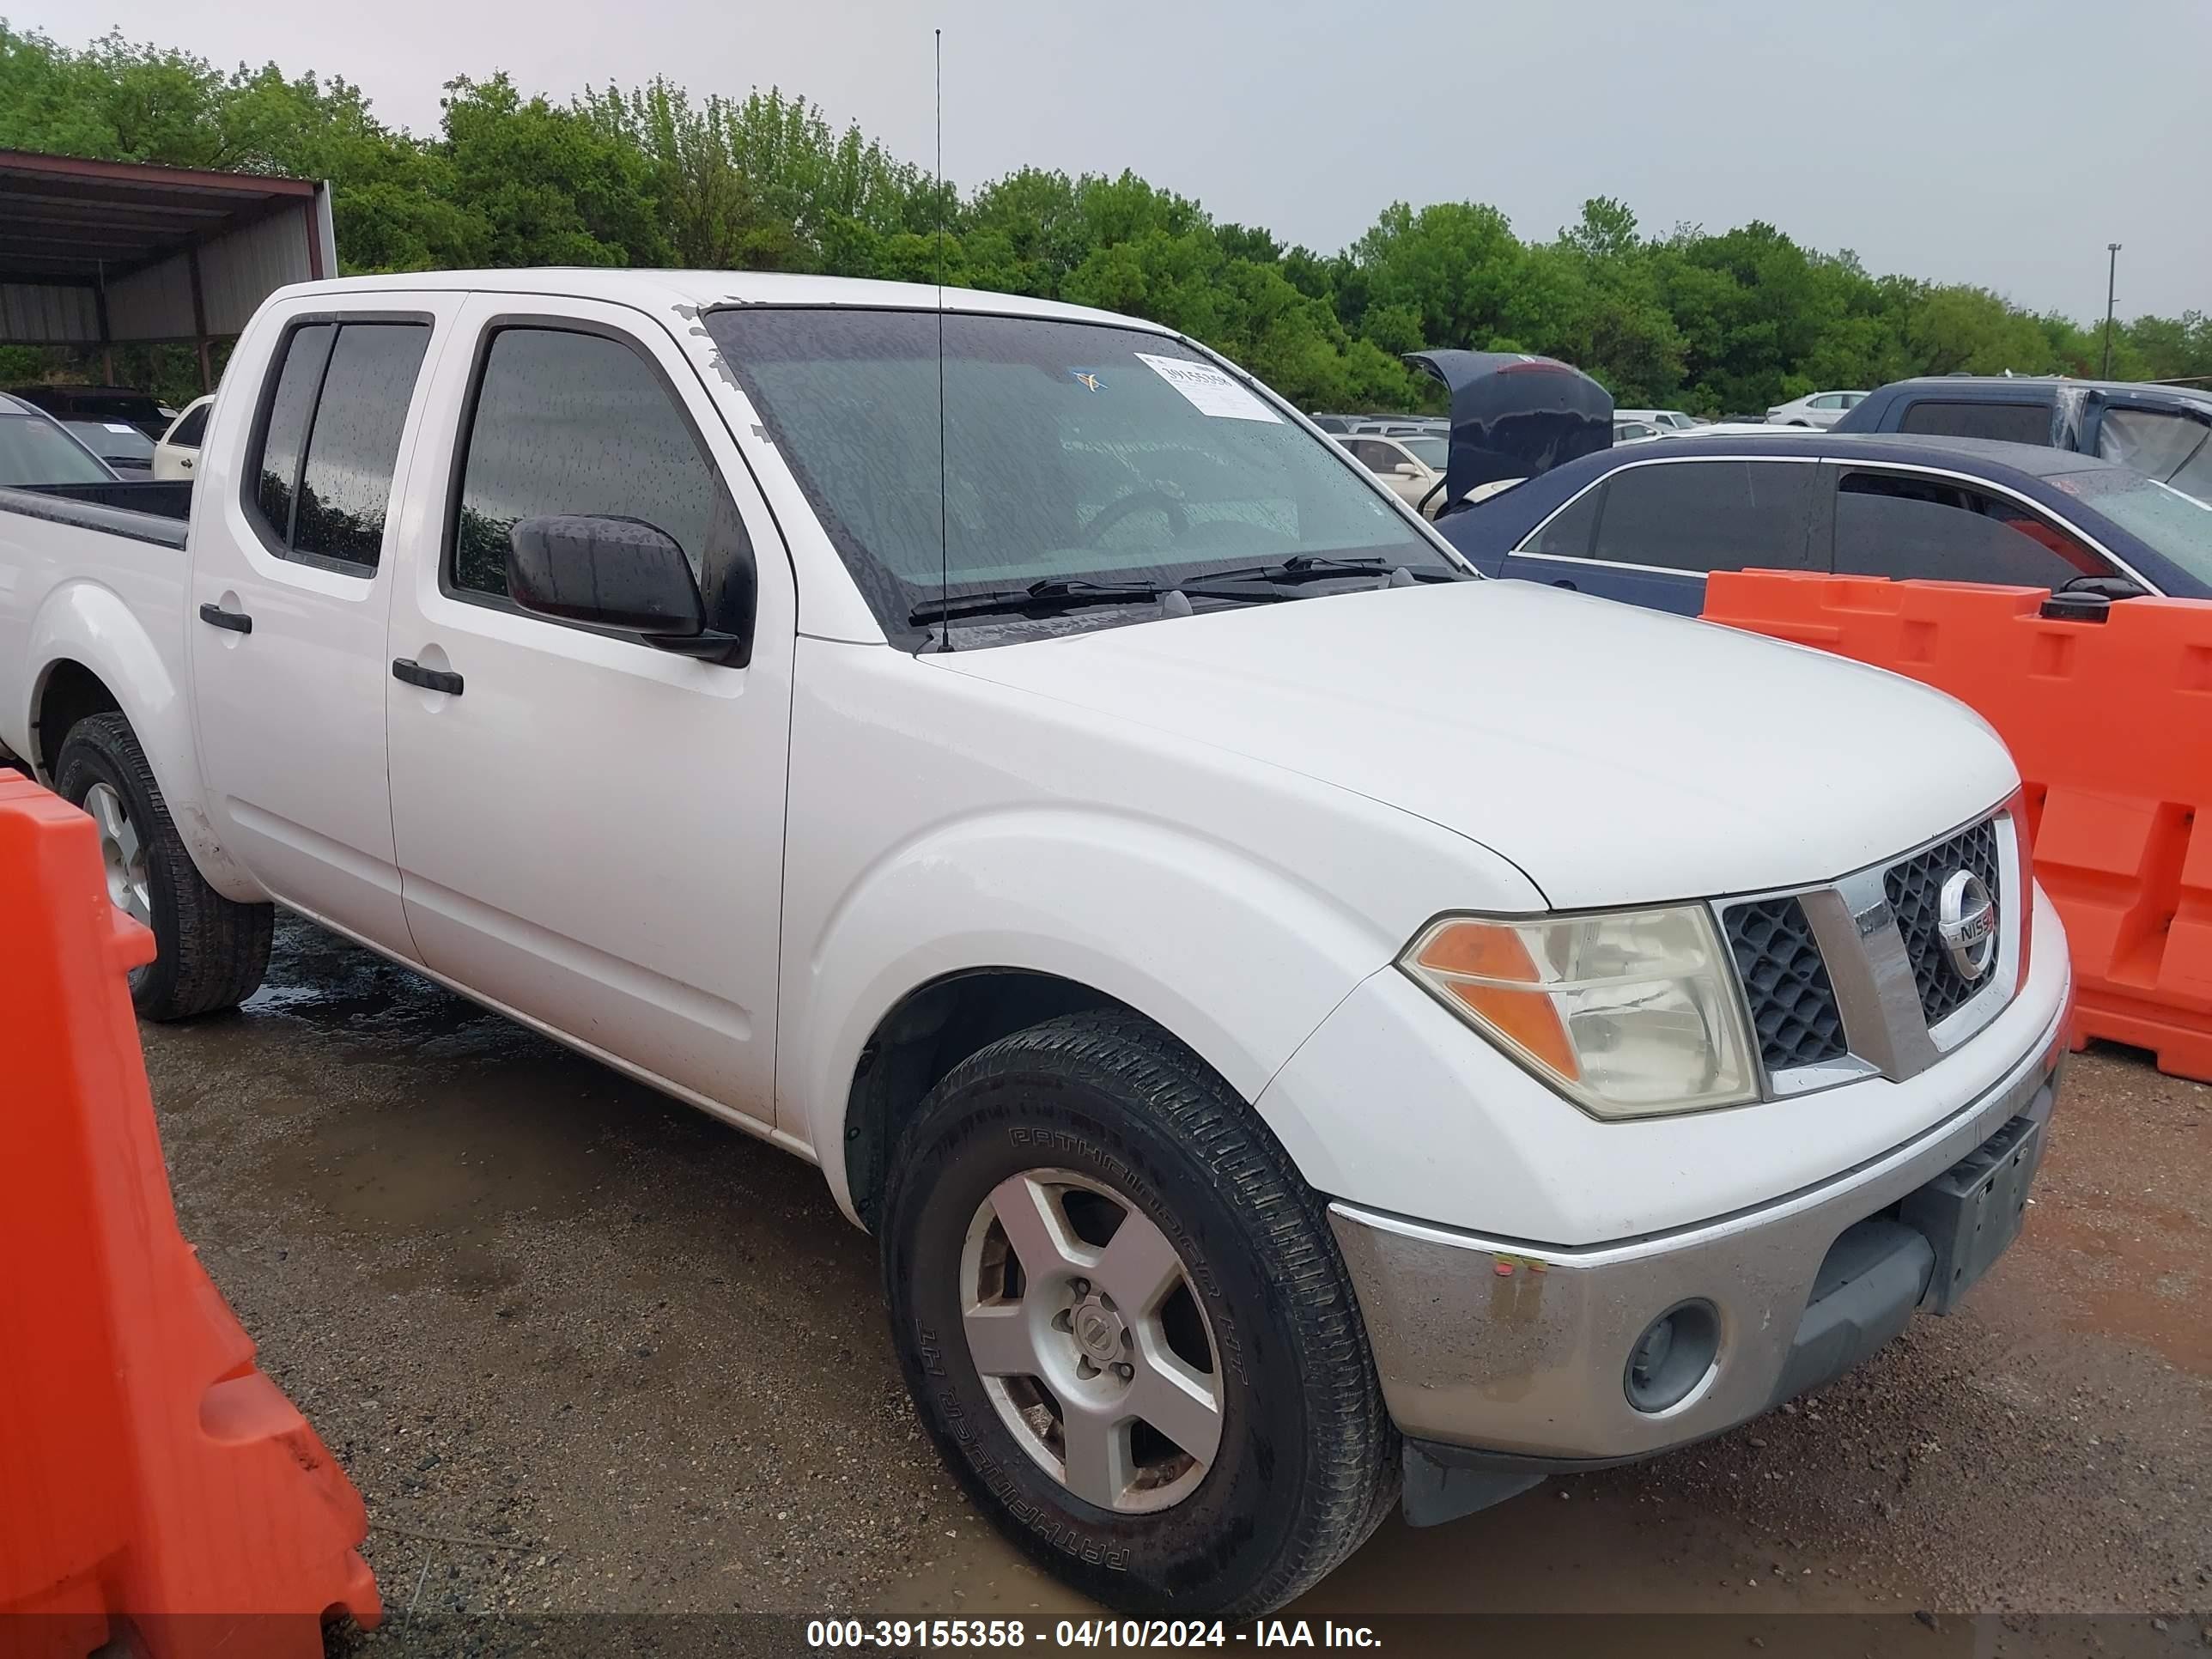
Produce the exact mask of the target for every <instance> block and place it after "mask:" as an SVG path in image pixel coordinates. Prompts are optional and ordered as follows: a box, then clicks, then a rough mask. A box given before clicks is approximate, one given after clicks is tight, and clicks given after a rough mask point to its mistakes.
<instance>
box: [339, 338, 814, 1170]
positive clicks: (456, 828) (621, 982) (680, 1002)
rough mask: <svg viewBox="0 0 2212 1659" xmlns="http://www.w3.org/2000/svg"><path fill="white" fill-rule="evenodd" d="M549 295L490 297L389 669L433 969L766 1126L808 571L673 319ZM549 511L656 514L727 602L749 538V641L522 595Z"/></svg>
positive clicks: (770, 1116)
mask: <svg viewBox="0 0 2212 1659" xmlns="http://www.w3.org/2000/svg"><path fill="white" fill-rule="evenodd" d="M547 303H548V302H545V301H531V300H530V299H528V298H527V297H526V296H517V295H500V294H483V295H475V296H473V297H472V298H471V300H470V301H469V304H468V308H467V310H466V312H465V315H464V317H463V319H462V321H461V323H460V325H459V329H458V330H457V331H456V336H455V338H456V344H455V346H454V349H453V350H452V351H451V352H450V353H448V354H447V357H446V358H445V360H444V361H443V362H442V363H441V368H440V373H439V377H438V386H437V389H436V396H435V407H436V408H437V410H439V411H440V418H439V421H438V422H437V424H436V427H435V429H434V430H432V431H430V432H427V433H426V434H425V435H424V439H423V442H422V452H421V455H420V458H419V465H420V468H421V472H422V483H421V485H420V488H419V489H418V490H417V491H416V495H415V497H414V498H412V500H411V501H410V536H411V537H416V538H419V543H416V544H417V545H419V546H420V548H421V554H420V556H417V557H412V558H410V562H409V568H408V569H407V570H406V572H405V573H404V574H405V580H404V583H403V584H402V585H401V586H400V589H399V591H398V593H397V595H396V597H395V599H394V603H393V606H392V629H391V642H390V648H389V650H388V651H387V652H386V654H385V659H384V660H382V661H380V663H379V664H378V670H379V673H380V678H381V680H382V684H383V690H384V693H385V695H386V698H387V701H388V706H389V709H390V738H391V755H392V826H393V829H394V832H395V835H396V837H397V843H398V859H399V864H400V868H401V871H402V872H403V880H404V887H405V894H406V910H407V916H408V921H409V924H410V928H411V930H412V932H413V934H414V937H415V939H416V941H417V942H418V943H419V945H421V947H422V961H423V963H424V964H425V965H426V966H428V967H429V968H430V969H433V970H434V971H435V972H437V973H440V974H443V975H447V976H448V977H449V978H451V979H453V981H456V982H458V983H459V984H461V985H463V986H465V987H467V988H469V989H470V990H471V991H472V992H474V993H476V994H477V995H479V996H482V997H483V998H485V999H487V1000H489V1001H492V1002H494V1003H495V1004H497V1005H498V1006H501V1007H504V1008H506V1009H507V1010H508V1011H510V1012H513V1013H516V1014H520V1015H521V1016H522V1017H524V1018H527V1019H529V1020H532V1021H534V1022H536V1023H538V1024H540V1025H542V1026H544V1027H545V1028H547V1029H550V1030H552V1031H554V1032H556V1033H557V1034H558V1035H560V1036H563V1037H565V1038H567V1039H568V1041H570V1042H574V1043H576V1044H578V1045H579V1046H580V1047H583V1048H586V1049H587V1050H589V1051H591V1052H593V1053H596V1054H603V1055H605V1056H609V1057H611V1058H613V1059H616V1060H623V1061H626V1062H628V1063H629V1065H630V1066H632V1067H633V1068H634V1069H635V1070H637V1071H639V1072H641V1073H644V1074H646V1075H647V1076H649V1077H651V1078H652V1079H654V1080H655V1081H657V1082H659V1083H661V1084H662V1085H665V1086H667V1087H670V1088H671V1089H672V1090H673V1091H676V1092H677V1093H678V1094H681V1095H684V1097H687V1098H690V1099H691V1100H693V1101H694V1102H696V1103H700V1104H703V1105H707V1106H710V1107H713V1108H716V1109H720V1110H721V1111H723V1112H724V1113H725V1114H726V1115H732V1116H734V1117H738V1118H740V1119H743V1120H744V1121H746V1122H748V1123H749V1124H750V1126H751V1127H755V1128H757V1129H763V1130H764V1129H766V1128H767V1127H769V1125H770V1124H772V1123H773V1121H774V1119H775V1110H774V1104H773V1102H774V1084H775V984H776V965H777V930H778V922H779V917H780V915H781V900H782V861H783V803H784V787H785V764H786V760H787V753H788V739H789V732H790V718H791V666H792V656H793V641H794V627H795V608H796V606H795V592H794V587H793V580H792V576H791V568H790V565H789V562H788V561H787V559H786V557H785V556H784V553H783V549H782V544H781V540H780V538H778V536H777V534H776V532H775V525H774V523H773V521H772V520H770V519H769V514H768V511H767V507H766V506H765V504H764V503H763V501H761V499H760V498H759V496H758V495H757V494H755V493H754V491H753V489H752V485H751V482H750V477H749V476H748V474H747V472H746V471H745V468H744V463H743V462H742V461H741V460H740V459H739V458H738V453H737V451H736V448H735V447H734V445H733V444H732V442H731V440H730V435H729V433H728V430H727V428H726V427H725V426H724V425H723V424H722V421H721V416H720V413H719V412H718V410H716V408H715V406H714V403H713V402H712V400H711V399H710V398H708V395H707V392H706V390H705V388H704V387H703V386H702V385H701V384H700V380H699V376H698V374H697V373H696V371H695V370H694V369H693V368H691V366H690V363H689V362H686V361H685V359H684V356H683V355H682V354H681V352H679V351H678V349H677V347H676V344H675V342H674V340H673V339H672V338H671V336H670V335H669V333H668V331H667V330H666V329H665V328H664V327H663V326H662V325H661V324H660V323H659V321H658V320H657V319H654V318H653V317H650V316H648V315H647V314H646V313H642V312H640V311H635V310H633V309H631V308H629V307H623V306H617V305H607V304H601V303H598V302H595V301H581V300H574V299H562V300H561V301H559V302H558V307H557V309H558V313H559V314H557V315H546V314H542V313H538V312H534V311H533V306H537V307H544V306H546V305H547ZM417 505H419V508H420V512H419V517H418V516H417V515H416V513H415V512H414V511H413V509H414V508H415V507H416V506H417ZM542 513H592V514H610V515H618V516H623V517H629V518H635V519H641V520H646V521H647V522H648V523H651V524H653V525H655V526H658V527H659V528H660V529H662V530H663V531H665V532H667V533H668V534H670V535H671V536H672V537H673V538H675V539H676V541H677V542H678V544H680V545H681V546H682V547H683V548H684V552H685V553H686V555H687V556H689V557H690V559H691V561H692V566H693V571H694V574H695V575H696V577H697V578H698V580H699V583H700V586H701V588H702V592H709V593H714V592H721V591H724V590H725V588H726V586H727V583H728V581H729V580H730V578H731V575H732V571H733V570H735V569H737V568H741V567H740V565H739V564H738V563H737V562H739V561H742V560H743V559H744V558H745V557H747V556H750V558H751V560H752V562H753V563H754V565H755V567H756V568H757V583H758V596H757V603H756V609H755V621H754V629H753V636H754V644H753V650H752V654H751V658H750V661H749V662H748V663H746V664H745V665H742V666H730V665H724V664H722V663H720V662H706V661H696V660H693V659H690V658H688V657H684V656H681V655H678V654H674V653H670V652H666V651H660V650H656V649H654V648H653V647H651V646H649V645H647V644H646V643H644V641H642V640H641V639H639V638H638V637H636V636H635V635H622V634H616V633H612V632H609V631H607V630H604V629H596V628H590V627H584V626H578V625H573V624H570V623H559V622H551V621H548V620H546V619H544V618H543V617H534V616H530V615H527V614H526V613H525V612H523V611H521V610H520V609H519V608H518V607H517V606H516V605H514V604H513V601H512V600H510V599H508V598H507V578H506V568H505V556H506V550H507V532H508V531H509V529H510V528H511V526H513V524H514V523H515V522H516V521H517V520H520V519H523V518H526V517H531V516H535V515H538V514H542ZM402 665H407V667H406V671H405V672H406V678H402V677H401V675H402ZM418 670H428V671H429V672H430V673H431V674H432V675H435V676H438V677H441V678H439V679H438V680H437V681H436V682H435V684H430V685H426V684H422V679H423V678H424V677H423V676H422V674H421V673H420V672H418ZM445 676H451V677H452V678H450V679H446V678H442V677H445Z"/></svg>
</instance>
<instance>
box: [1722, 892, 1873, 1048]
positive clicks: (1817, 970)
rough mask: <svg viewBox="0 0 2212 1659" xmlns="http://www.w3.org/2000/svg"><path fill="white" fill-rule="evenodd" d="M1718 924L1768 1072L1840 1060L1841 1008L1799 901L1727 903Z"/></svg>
mask: <svg viewBox="0 0 2212 1659" xmlns="http://www.w3.org/2000/svg"><path fill="white" fill-rule="evenodd" d="M1721 925H1722V927H1723V929H1724V930H1725V931H1726V933H1727V934H1728V942H1729V951H1732V952H1733V953H1734V954H1735V967H1736V972H1737V973H1738V974H1740V975H1741V976H1742V978H1743V994H1744V1000H1745V1001H1746V1002H1747V1004H1748V1005H1749V1006H1750V1009H1751V1023H1752V1027H1753V1030H1756V1031H1757V1032H1758V1033H1759V1058H1760V1059H1762V1060H1765V1062H1766V1069H1767V1072H1768V1073H1769V1074H1770V1075H1771V1074H1772V1073H1776V1072H1785V1071H1788V1070H1789V1069H1790V1068H1791V1067H1792V1066H1813V1065H1817V1064H1819V1063H1820V1061H1822V1060H1841V1059H1842V1058H1843V1057H1844V1053H1845V1048H1844V1019H1843V1015H1842V1013H1841V1012H1840V1011H1838V1008H1837V1006H1836V987H1834V986H1833V985H1832V984H1830V983H1829V982H1828V965H1827V963H1825V962H1823V961H1822V960H1821V959H1820V945H1818V944H1816V943H1815V942H1814V939H1813V928H1812V925H1811V924H1810V923H1809V922H1808V921H1807V920H1806V917H1805V907H1804V906H1803V905H1802V904H1800V903H1799V902H1797V901H1796V899H1794V898H1771V899H1759V900H1758V901H1756V902H1753V903H1749V904H1733V905H1730V906H1729V908H1727V909H1726V910H1725V911H1723V913H1722V915H1721Z"/></svg>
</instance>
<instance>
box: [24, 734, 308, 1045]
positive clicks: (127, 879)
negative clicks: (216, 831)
mask: <svg viewBox="0 0 2212 1659" xmlns="http://www.w3.org/2000/svg"><path fill="white" fill-rule="evenodd" d="M54 789H55V793H58V794H59V795H60V796H61V798H62V799H64V800H66V801H68V802H70V804H71V805H75V806H79V807H82V808H83V809H84V811H85V812H86V813H87V814H88V816H89V817H91V819H92V821H93V822H94V824H96V825H97V826H98V827H99V829H100V858H101V861H102V862H103V864H104V865H105V866H106V872H107V896H108V899H109V901H110V902H112V903H113V904H114V906H115V907H116V908H118V910H121V911H123V912H124V914H125V915H129V916H131V917H132V918H133V919H134V920H136V921H143V922H144V923H145V924H146V925H147V926H148V927H151V928H152V929H153V930H154V943H155V957H154V960H153V961H152V962H150V963H147V964H146V966H144V967H143V968H137V969H132V970H131V1006H133V1007H135V1008H136V1009H137V1011H138V1015H139V1018H142V1019H154V1020H172V1019H189V1018H191V1017H192V1016H193V1015H195V1014H206V1013H213V1012H216V1010H218V1009H222V1008H235V1007H236V1006H238V1005H239V1004H240V1003H241V1002H243V1001H245V1000H246V998H248V997H250V996H252V994H253V993H254V992H255V991H256V990H257V989H258V988H259V987H260V984H261V977H262V975H264V974H265V973H266V972H267V971H268V969H269V945H270V939H271V937H272V936H273V934H274V933H275V931H276V909H275V907H273V906H271V905H267V904H239V903H236V902H233V901H232V900H229V899H227V898H225V897H223V896H222V894H220V893H218V892H216V890H215V889H214V888H212V887H210V886H209V885H208V884H207V883H206V882H205V881H204V880H202V879H201V878H200V872H199V871H198V870H197V868H196V867H195V866H193V864H192V859H191V854H190V853H188V852H186V851H185V843H184V841H183V839H182V838H181V837H180V836H179V835H178V834H177V827H176V825H175V824H174V823H171V822H170V819H169V808H168V805H167V803H166V802H165V801H163V800H162V799H161V786H160V785H159V784H157V783H155V781H154V769H153V768H152V767H150V766H149V765H148V764H147V763H146V751H145V750H143V749H142V748H140V747H139V744H138V738H137V734H136V733H134V732H132V731H131V722H130V721H128V720H125V719H124V717H123V716H122V715H120V714H112V713H110V714H90V715H88V716H86V717H85V718H84V719H83V720H79V721H78V722H77V723H76V725H75V726H71V727H70V730H69V735H68V736H67V737H65V738H63V740H62V746H61V752H60V753H59V754H58V755H57V756H56V757H55V759H54Z"/></svg>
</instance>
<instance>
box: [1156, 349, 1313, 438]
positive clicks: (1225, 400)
mask: <svg viewBox="0 0 2212 1659" xmlns="http://www.w3.org/2000/svg"><path fill="white" fill-rule="evenodd" d="M1137 361H1138V362H1140V363H1142V364H1144V366H1145V367H1146V368H1149V369H1151V370H1152V373H1153V374H1157V375H1158V376H1159V377H1160V379H1162V380H1165V381H1166V382H1167V383H1168V384H1169V385H1170V386H1173V387H1174V388H1175V389H1176V391H1177V392H1182V395H1183V396H1184V397H1186V398H1188V399H1189V400H1190V404H1191V407H1192V408H1194V409H1195V410H1198V412H1199V413H1200V414H1201V415H1212V416H1215V417H1217V418H1218V419H1220V420H1225V421H1273V422H1277V423H1278V424H1280V422H1281V416H1278V415H1277V414H1276V413H1275V411H1274V410H1272V409H1270V408H1268V407H1267V404H1263V403H1261V401H1260V400H1259V399H1258V398H1255V397H1254V396H1253V395H1252V394H1251V393H1250V392H1247V391H1246V390H1245V389H1244V388H1243V386H1239V385H1237V382H1236V381H1234V380H1231V379H1230V378H1229V377H1228V376H1227V375H1226V374H1223V373H1222V372H1221V371H1220V370H1219V369H1218V368H1215V367H1214V366H1213V365H1212V363H1194V362H1191V361H1190V360H1189V359H1188V357H1155V356H1152V355H1151V354H1150V353H1148V352H1143V351H1140V352H1139V353H1138V354H1137Z"/></svg>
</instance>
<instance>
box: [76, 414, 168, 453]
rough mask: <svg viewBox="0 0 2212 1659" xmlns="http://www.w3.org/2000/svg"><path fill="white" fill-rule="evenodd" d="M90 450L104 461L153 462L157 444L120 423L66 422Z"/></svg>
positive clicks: (133, 428)
mask: <svg viewBox="0 0 2212 1659" xmlns="http://www.w3.org/2000/svg"><path fill="white" fill-rule="evenodd" d="M62 424H63V425H64V426H65V427H67V428H69V429H70V431H71V432H73V433H75V434H76V436H77V439H78V441H80V442H82V444H83V445H84V447H86V448H87V449H89V450H90V451H92V453H94V454H95V455H97V456H99V457H100V459H103V460H109V461H151V460H152V459H154V441H153V440H152V439H151V438H149V437H148V436H147V435H145V434H144V433H143V432H141V431H140V430H139V429H138V428H137V427H135V426H126V425H125V424H124V422H121V421H64V422H62Z"/></svg>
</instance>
